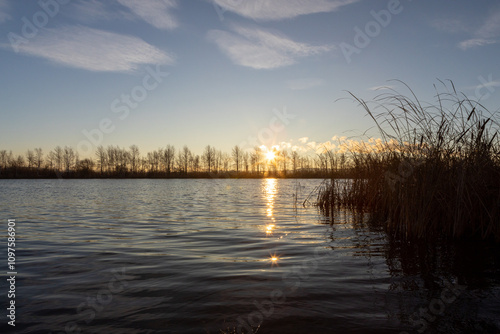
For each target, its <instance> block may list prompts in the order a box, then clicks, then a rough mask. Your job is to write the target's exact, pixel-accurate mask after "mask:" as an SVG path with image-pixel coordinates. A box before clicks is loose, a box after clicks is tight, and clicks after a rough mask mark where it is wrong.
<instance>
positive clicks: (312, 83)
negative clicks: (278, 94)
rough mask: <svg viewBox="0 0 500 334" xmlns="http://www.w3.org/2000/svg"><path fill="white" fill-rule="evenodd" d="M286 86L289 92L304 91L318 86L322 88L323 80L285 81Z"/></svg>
mask: <svg viewBox="0 0 500 334" xmlns="http://www.w3.org/2000/svg"><path fill="white" fill-rule="evenodd" d="M286 84H287V86H288V88H289V89H291V90H306V89H311V88H314V87H318V86H323V85H324V84H325V80H323V79H321V78H301V79H294V80H289V81H287V83H286Z"/></svg>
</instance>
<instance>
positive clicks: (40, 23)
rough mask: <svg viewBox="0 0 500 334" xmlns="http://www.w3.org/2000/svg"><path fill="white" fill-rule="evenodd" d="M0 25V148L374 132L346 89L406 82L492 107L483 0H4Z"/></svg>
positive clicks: (268, 141)
mask: <svg viewBox="0 0 500 334" xmlns="http://www.w3.org/2000/svg"><path fill="white" fill-rule="evenodd" d="M0 32H1V33H0V149H7V150H12V151H13V152H15V153H19V154H23V153H25V152H26V150H27V149H33V148H36V147H41V148H42V149H43V150H44V152H49V151H50V150H52V149H54V147H55V146H57V145H60V146H62V147H64V146H71V147H73V148H74V149H75V150H76V151H77V152H78V153H79V155H80V157H88V156H93V152H94V150H95V148H96V147H97V146H98V145H103V146H108V145H115V146H116V145H118V146H120V147H129V146H130V145H133V144H135V145H137V146H139V148H140V150H141V152H142V153H145V152H149V151H152V150H156V149H158V148H161V147H165V146H166V145H168V144H170V145H174V146H175V147H176V148H181V147H182V146H184V145H187V146H188V147H189V148H190V149H191V150H192V151H193V152H194V153H196V154H201V153H202V152H203V149H204V147H205V146H206V145H211V146H214V147H216V148H217V149H220V150H223V151H226V152H230V150H231V148H232V147H233V146H234V145H239V146H241V147H242V148H243V149H251V148H253V147H254V146H260V145H266V146H267V147H271V146H272V145H282V146H286V147H289V148H290V149H298V148H301V149H304V147H306V148H307V147H316V146H318V145H320V144H324V143H329V142H330V143H331V142H333V141H335V140H336V139H337V138H339V137H349V138H350V137H352V136H359V135H361V134H363V133H365V131H367V130H368V133H369V134H371V131H372V130H373V126H374V124H373V122H372V121H371V119H370V118H369V117H367V115H366V112H365V111H364V110H363V108H361V107H360V106H359V104H358V103H357V102H355V101H354V100H353V99H352V98H351V97H350V95H349V92H351V93H353V94H354V95H356V96H357V97H359V98H362V99H365V100H370V99H373V98H374V97H375V96H377V95H378V94H381V93H384V92H389V91H390V89H394V90H396V91H398V92H400V93H403V94H405V95H408V94H409V91H408V90H407V89H406V88H405V86H404V85H403V84H402V82H404V83H405V84H406V85H408V86H409V87H411V89H412V90H413V91H414V92H415V94H416V95H417V96H418V97H419V99H421V100H422V101H427V102H429V103H434V102H435V94H436V89H437V90H438V91H442V92H443V91H444V92H445V91H446V89H450V87H451V86H450V84H449V81H447V80H452V82H453V84H454V86H455V88H456V89H457V90H458V91H460V92H463V93H464V94H465V95H466V96H468V97H469V98H471V99H474V100H478V101H480V102H481V103H482V104H483V105H484V106H485V107H486V108H488V109H489V110H490V111H496V110H498V109H499V107H500V93H499V92H500V66H499V63H498V59H499V56H500V44H499V43H500V3H499V2H498V1H495V0H484V1H468V0H441V1H433V0H421V1H411V0H401V1H397V0H390V1H387V0H380V1H379V0H364V1H363V0H307V1H306V0H142V1H138V0H137V1H133V0H108V1H104V0H102V1H101V0H87V1H81V0H40V1H28V0H0ZM441 82H444V83H445V84H446V85H443V84H442V83H441ZM373 136H374V137H376V136H377V133H376V132H373Z"/></svg>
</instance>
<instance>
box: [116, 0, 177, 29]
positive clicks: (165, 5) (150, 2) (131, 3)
mask: <svg viewBox="0 0 500 334" xmlns="http://www.w3.org/2000/svg"><path fill="white" fill-rule="evenodd" d="M118 2H119V3H120V4H122V5H123V6H125V7H127V8H129V9H130V10H131V11H132V12H133V13H134V14H135V15H137V16H138V17H140V18H141V19H143V20H144V21H146V22H147V23H149V24H151V25H152V26H154V27H156V28H158V29H174V28H177V27H178V26H179V22H178V21H177V18H176V17H175V16H174V15H172V13H171V12H170V11H171V10H172V9H173V8H176V7H177V1H176V0H142V1H137V0H118Z"/></svg>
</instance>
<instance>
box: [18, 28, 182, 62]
mask: <svg viewBox="0 0 500 334" xmlns="http://www.w3.org/2000/svg"><path fill="white" fill-rule="evenodd" d="M18 48H19V52H21V53H24V54H28V55H32V56H36V57H41V58H45V59H48V60H50V61H52V62H54V63H57V64H60V65H63V66H68V67H74V68H80V69H84V70H89V71H96V72H130V71H134V70H136V69H137V68H138V66H139V65H142V64H173V63H174V58H173V56H171V55H169V54H167V53H165V52H163V51H161V50H159V49H157V48H156V47H154V46H152V45H150V44H148V43H146V42H144V41H143V40H142V39H140V38H137V37H133V36H127V35H120V34H116V33H112V32H107V31H103V30H97V29H91V28H87V27H81V26H68V27H63V28H59V29H45V30H43V31H41V32H40V35H38V36H37V38H36V39H33V40H29V41H28V42H27V43H24V44H20V45H19V47H18Z"/></svg>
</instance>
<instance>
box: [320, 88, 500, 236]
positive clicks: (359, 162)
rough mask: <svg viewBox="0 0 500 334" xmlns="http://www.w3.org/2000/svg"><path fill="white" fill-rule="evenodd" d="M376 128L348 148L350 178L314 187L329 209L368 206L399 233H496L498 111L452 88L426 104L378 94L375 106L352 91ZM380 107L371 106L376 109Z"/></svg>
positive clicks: (499, 207)
mask: <svg viewBox="0 0 500 334" xmlns="http://www.w3.org/2000/svg"><path fill="white" fill-rule="evenodd" d="M354 98H355V99H356V100H357V101H358V102H359V103H360V104H361V105H362V106H363V107H364V108H365V110H366V111H367V112H368V114H369V115H370V116H371V117H372V119H373V120H374V121H375V123H376V125H377V127H378V128H379V130H380V133H381V136H382V141H380V142H379V143H378V144H377V146H376V147H375V148H373V147H372V148H371V149H370V150H368V149H366V150H362V149H359V150H352V151H351V152H350V160H351V168H352V174H351V175H353V178H352V179H350V180H349V181H344V180H335V179H333V180H331V184H330V185H328V186H325V187H323V189H322V190H321V191H320V192H319V194H318V205H319V207H320V208H321V209H322V210H324V211H325V213H327V214H331V213H332V212H333V211H334V210H338V209H340V208H342V209H350V210H354V211H358V212H369V213H370V215H371V216H372V218H373V220H377V221H382V222H384V223H385V227H386V229H387V231H388V232H390V233H391V234H396V235H398V236H403V237H411V236H416V237H424V236H426V237H427V236H429V235H444V236H447V237H462V236H465V235H478V236H480V237H482V238H486V237H493V236H494V237H496V238H497V239H500V145H499V138H498V129H499V127H498V125H499V123H498V117H497V115H496V114H492V113H489V112H488V111H487V110H486V109H485V108H484V107H483V106H481V105H480V104H479V103H477V102H474V101H471V100H469V99H467V98H466V97H465V96H460V95H459V94H458V93H456V91H455V90H454V89H453V90H452V91H451V92H448V93H439V94H438V95H437V105H436V106H433V105H430V106H428V105H423V104H422V103H421V102H420V101H419V100H418V99H417V98H416V97H415V95H413V92H412V97H411V98H408V97H405V96H401V95H398V94H391V95H385V94H383V95H380V96H379V97H378V98H377V99H376V100H375V101H374V102H376V103H377V107H376V108H375V109H373V108H371V107H370V106H369V105H368V103H366V102H365V101H363V100H361V99H358V98H356V97H354ZM380 109H381V110H382V112H380V113H376V112H375V111H376V110H380Z"/></svg>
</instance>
